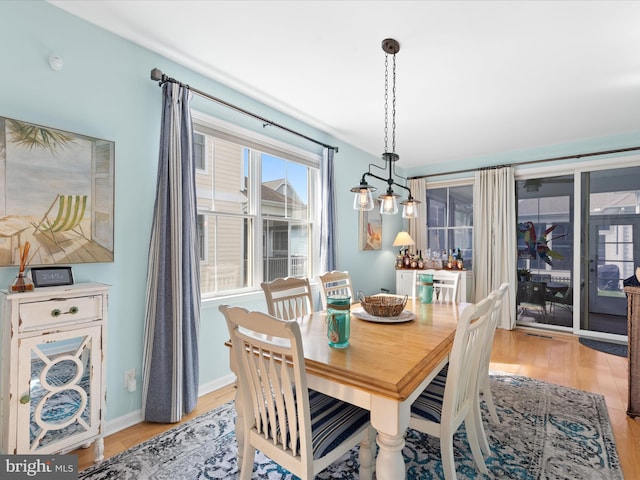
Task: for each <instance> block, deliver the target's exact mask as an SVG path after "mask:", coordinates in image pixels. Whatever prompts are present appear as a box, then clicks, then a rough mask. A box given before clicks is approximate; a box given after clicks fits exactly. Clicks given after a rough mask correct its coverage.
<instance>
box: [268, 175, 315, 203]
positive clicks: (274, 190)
mask: <svg viewBox="0 0 640 480" xmlns="http://www.w3.org/2000/svg"><path fill="white" fill-rule="evenodd" d="M285 187H286V188H285ZM285 191H286V192H287V194H288V195H284V194H283V193H282V192H285ZM261 195H262V201H263V202H273V203H280V204H284V203H287V204H288V205H289V208H305V207H306V206H307V205H306V204H305V203H304V202H302V201H301V200H300V197H299V195H298V193H297V192H296V191H295V189H294V188H293V187H292V186H291V185H290V184H288V182H287V181H286V180H284V179H277V180H270V181H268V182H263V183H262V188H261ZM287 197H288V198H287Z"/></svg>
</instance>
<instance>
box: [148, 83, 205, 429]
mask: <svg viewBox="0 0 640 480" xmlns="http://www.w3.org/2000/svg"><path fill="white" fill-rule="evenodd" d="M162 94H163V108H162V124H161V132H160V155H159V159H158V182H157V193H156V202H155V208H154V217H153V226H152V230H151V242H150V245H149V266H148V270H147V305H146V324H145V350H144V359H143V369H144V370H143V393H142V395H143V398H142V401H143V406H142V408H143V413H144V418H145V420H147V421H150V422H163V423H169V422H178V421H179V420H180V419H181V418H182V415H183V414H186V413H189V412H190V411H191V410H193V408H194V407H195V406H196V402H197V400H198V332H199V328H200V263H199V255H198V244H197V234H196V195H195V168H194V164H193V132H192V124H191V111H190V107H189V105H190V100H191V93H190V92H189V89H188V88H184V87H182V86H181V85H177V84H175V83H165V84H164V85H163V86H162Z"/></svg>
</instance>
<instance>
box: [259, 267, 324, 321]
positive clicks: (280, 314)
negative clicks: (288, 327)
mask: <svg viewBox="0 0 640 480" xmlns="http://www.w3.org/2000/svg"><path fill="white" fill-rule="evenodd" d="M260 286H261V287H262V290H264V294H265V299H266V301H267V309H268V312H269V315H273V316H274V317H277V318H280V319H282V320H293V319H295V318H299V317H302V316H303V315H309V314H310V313H312V312H313V297H312V295H311V285H310V284H309V280H308V279H307V278H294V277H287V278H277V279H275V280H273V281H271V282H263V283H262V284H261V285H260Z"/></svg>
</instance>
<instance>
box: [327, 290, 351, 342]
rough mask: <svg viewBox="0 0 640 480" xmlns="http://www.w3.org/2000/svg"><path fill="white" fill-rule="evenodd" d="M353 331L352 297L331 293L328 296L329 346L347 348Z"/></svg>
mask: <svg viewBox="0 0 640 480" xmlns="http://www.w3.org/2000/svg"><path fill="white" fill-rule="evenodd" d="M350 332H351V297H350V296H349V295H329V296H328V297H327V338H328V339H329V346H330V347H333V348H346V347H348V346H349V335H350Z"/></svg>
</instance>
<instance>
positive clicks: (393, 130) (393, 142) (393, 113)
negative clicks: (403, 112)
mask: <svg viewBox="0 0 640 480" xmlns="http://www.w3.org/2000/svg"><path fill="white" fill-rule="evenodd" d="M392 97H393V109H392V111H391V122H392V123H391V151H392V152H394V153H395V151H396V54H395V53H394V54H393V95H392Z"/></svg>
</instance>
